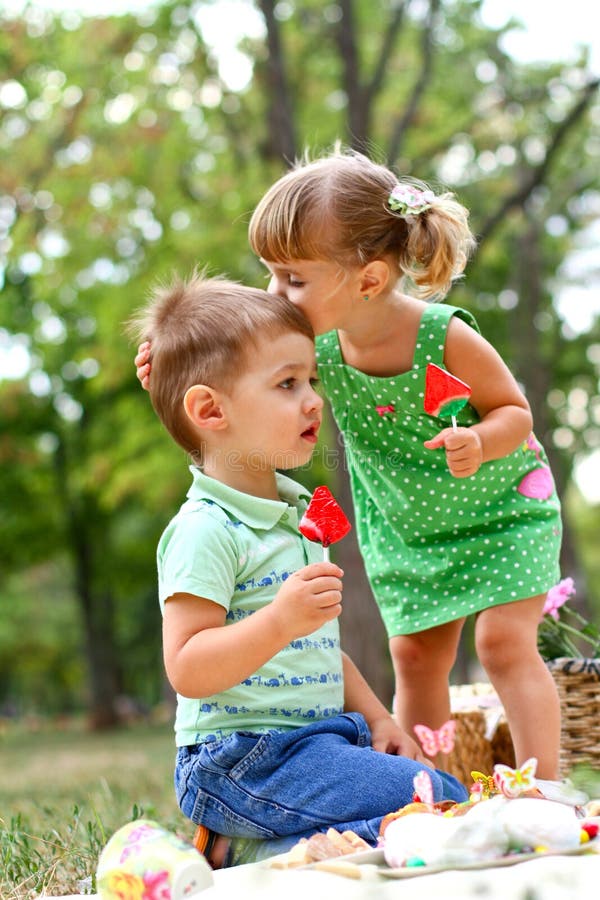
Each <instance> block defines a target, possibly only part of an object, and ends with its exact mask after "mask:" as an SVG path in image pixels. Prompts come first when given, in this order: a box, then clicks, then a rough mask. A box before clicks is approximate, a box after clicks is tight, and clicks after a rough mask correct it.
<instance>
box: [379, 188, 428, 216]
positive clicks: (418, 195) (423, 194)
mask: <svg viewBox="0 0 600 900" xmlns="http://www.w3.org/2000/svg"><path fill="white" fill-rule="evenodd" d="M434 200H435V194H434V193H433V191H429V190H427V191H422V190H421V189H420V188H417V187H413V185H412V184H406V183H404V184H397V185H396V187H395V188H394V190H393V191H392V193H391V194H390V196H389V197H388V206H389V207H390V209H392V210H393V211H394V212H397V213H400V215H401V216H418V215H419V214H420V213H422V212H425V210H426V209H431V204H432V203H433V201H434Z"/></svg>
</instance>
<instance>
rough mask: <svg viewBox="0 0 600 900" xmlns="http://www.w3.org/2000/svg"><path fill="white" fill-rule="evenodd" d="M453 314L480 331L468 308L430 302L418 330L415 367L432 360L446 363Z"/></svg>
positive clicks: (439, 363)
mask: <svg viewBox="0 0 600 900" xmlns="http://www.w3.org/2000/svg"><path fill="white" fill-rule="evenodd" d="M453 316H458V317H459V318H460V319H462V320H463V321H464V322H466V323H467V325H470V326H471V328H474V329H475V331H477V332H478V333H479V326H478V325H477V322H476V321H475V319H474V317H473V316H472V315H471V313H470V312H468V311H467V310H466V309H460V308H459V307H458V306H448V305H447V304H446V303H428V304H427V306H426V307H425V309H424V310H423V315H422V316H421V324H420V325H419V330H418V332H417V343H416V344H415V353H414V356H413V366H412V367H413V369H423V368H425V366H426V365H427V363H430V362H432V363H435V364H436V365H438V366H443V365H444V347H445V345H446V332H447V331H448V325H449V323H450V319H451V318H452V317H453Z"/></svg>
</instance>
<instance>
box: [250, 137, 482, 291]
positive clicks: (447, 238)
mask: <svg viewBox="0 0 600 900" xmlns="http://www.w3.org/2000/svg"><path fill="white" fill-rule="evenodd" d="M402 182H404V183H409V184H411V185H412V186H416V187H418V188H420V189H422V190H426V189H427V185H425V184H423V183H422V182H418V181H416V180H410V181H409V180H408V179H403V180H401V181H400V182H399V179H398V178H397V177H396V176H395V175H394V173H393V172H392V171H390V169H388V168H386V167H385V166H383V165H379V164H378V163H375V162H373V161H372V160H370V159H368V157H366V156H364V155H363V154H361V153H355V152H352V151H347V152H344V151H340V150H336V151H335V152H334V153H332V154H331V155H330V156H325V157H322V158H320V159H316V160H314V161H312V162H311V161H303V162H300V163H297V164H296V166H295V167H294V168H293V169H292V170H291V171H290V172H288V173H287V174H285V175H283V176H282V177H281V178H280V179H279V180H278V181H276V182H275V184H274V185H272V187H270V188H269V190H268V191H267V192H266V194H265V195H264V197H263V198H262V200H261V201H260V202H259V204H258V206H257V207H256V209H255V211H254V214H253V215H252V218H251V220H250V226H249V239H250V244H251V245H252V248H253V250H254V252H255V253H256V254H257V255H258V256H260V257H262V258H263V259H266V260H268V261H273V262H274V261H282V262H283V261H286V260H292V259H323V260H334V261H337V262H339V263H340V265H342V266H354V265H357V266H363V265H365V264H366V263H368V262H371V261H372V260H374V259H381V258H384V257H387V258H391V259H392V260H393V261H394V262H395V263H396V264H397V266H398V269H399V274H402V275H405V276H408V278H410V279H411V280H412V282H413V284H414V289H413V293H416V294H417V295H418V296H421V297H424V298H426V297H432V296H434V295H438V296H440V297H442V296H444V295H445V294H447V292H448V290H449V289H450V286H451V283H452V280H453V279H454V278H456V277H458V276H459V275H460V274H461V272H462V271H463V269H464V267H465V265H466V263H467V259H468V257H469V254H470V253H471V251H472V250H473V248H474V246H475V240H474V238H473V235H472V234H471V231H470V229H469V226H468V215H469V214H468V211H467V210H466V209H465V207H464V206H462V205H461V204H460V203H458V202H457V201H456V200H455V199H454V197H453V195H452V194H450V193H444V194H440V195H437V196H435V198H434V199H433V201H432V202H431V205H430V208H429V209H427V210H426V211H424V212H422V213H420V214H418V215H412V216H408V217H404V216H403V215H401V214H400V213H398V212H394V211H393V210H392V209H390V207H389V205H388V199H389V196H390V194H391V192H392V190H393V189H394V187H395V186H396V185H397V184H398V183H402Z"/></svg>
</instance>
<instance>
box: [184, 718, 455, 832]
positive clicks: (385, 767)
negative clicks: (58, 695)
mask: <svg viewBox="0 0 600 900" xmlns="http://www.w3.org/2000/svg"><path fill="white" fill-rule="evenodd" d="M423 768H424V766H423V764H422V763H419V762H416V761H415V760H413V759H407V758H406V757H404V756H393V755H391V754H388V753H379V752H378V751H376V750H373V748H372V746H371V733H370V731H369V728H368V726H367V723H366V722H365V720H364V718H363V717H362V716H361V715H359V714H358V713H343V714H342V715H339V716H335V717H334V718H331V719H323V720H322V721H319V722H315V723H313V724H311V725H306V726H303V727H301V728H294V729H292V730H290V731H285V732H281V733H279V732H271V733H268V734H255V733H253V732H245V731H238V732H235V733H234V734H232V735H229V736H228V737H227V738H225V739H223V740H219V741H209V742H206V743H203V744H197V745H194V746H191V747H180V748H179V750H178V752H177V763H176V768H175V790H176V793H177V800H178V802H179V806H180V807H181V810H182V812H183V813H184V815H186V816H187V817H188V818H189V819H191V820H192V821H193V822H196V823H198V824H202V825H206V826H207V827H208V828H211V829H212V830H213V831H216V832H218V833H219V834H225V835H230V836H232V837H249V838H258V839H261V840H269V841H270V840H272V839H274V838H275V839H276V838H281V837H286V836H287V835H294V836H296V838H297V839H298V838H300V837H301V836H303V835H310V834H313V833H314V832H315V831H325V830H327V828H329V827H330V826H333V827H334V828H336V829H337V830H338V831H344V830H346V829H352V831H354V832H356V834H358V835H359V836H360V837H362V838H363V839H364V840H365V841H367V842H368V843H369V844H373V845H374V844H375V843H376V842H377V837H378V834H379V826H380V824H381V820H382V818H383V817H384V816H385V815H386V814H387V813H389V812H392V811H393V810H396V809H399V807H401V806H405V805H406V804H407V803H410V802H411V801H412V796H413V790H414V787H413V778H414V777H415V775H416V774H417V772H419V771H421V770H422V769H423ZM427 771H428V772H429V775H430V777H431V782H432V785H433V792H434V799H435V800H436V801H437V800H455V801H457V802H462V801H463V800H466V799H467V798H468V793H467V790H466V788H465V787H464V786H463V785H462V784H460V782H458V781H457V780H456V779H455V778H453V777H452V776H451V775H448V774H446V773H445V772H440V771H439V770H437V769H428V770H427Z"/></svg>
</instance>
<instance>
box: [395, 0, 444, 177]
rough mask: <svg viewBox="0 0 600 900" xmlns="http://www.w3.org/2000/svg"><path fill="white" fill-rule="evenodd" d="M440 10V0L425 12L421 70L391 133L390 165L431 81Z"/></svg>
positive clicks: (431, 2)
mask: <svg viewBox="0 0 600 900" xmlns="http://www.w3.org/2000/svg"><path fill="white" fill-rule="evenodd" d="M439 8H440V0H430V3H429V9H428V11H427V20H426V22H425V26H424V28H423V34H422V39H421V49H422V57H421V70H420V72H419V77H418V78H417V80H416V82H415V84H414V87H413V90H412V93H411V96H410V97H409V100H408V103H407V105H406V108H405V110H404V113H403V115H402V116H401V117H400V119H399V120H398V122H397V123H396V126H395V128H394V130H393V131H392V137H391V139H390V145H389V150H388V161H389V163H390V164H392V163H394V162H395V160H397V159H398V156H399V155H400V148H401V146H402V141H403V140H404V136H405V134H406V132H407V130H408V128H409V127H410V125H411V124H412V123H413V121H414V119H415V116H416V113H417V110H418V108H419V102H420V100H421V97H422V95H423V93H424V91H425V88H426V87H427V85H428V83H429V81H430V80H431V75H432V73H433V57H434V53H433V29H434V27H435V21H436V18H437V14H438V12H439Z"/></svg>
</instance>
